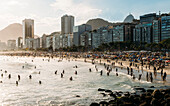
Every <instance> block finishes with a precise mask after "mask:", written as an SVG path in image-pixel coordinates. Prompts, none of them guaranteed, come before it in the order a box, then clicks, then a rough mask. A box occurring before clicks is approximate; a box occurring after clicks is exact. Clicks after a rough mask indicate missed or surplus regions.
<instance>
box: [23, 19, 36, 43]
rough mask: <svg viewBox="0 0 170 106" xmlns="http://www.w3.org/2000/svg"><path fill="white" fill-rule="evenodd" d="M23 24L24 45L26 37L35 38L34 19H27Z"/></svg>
mask: <svg viewBox="0 0 170 106" xmlns="http://www.w3.org/2000/svg"><path fill="white" fill-rule="evenodd" d="M22 25H23V45H25V44H26V39H28V38H34V20H32V19H25V20H23V21H22Z"/></svg>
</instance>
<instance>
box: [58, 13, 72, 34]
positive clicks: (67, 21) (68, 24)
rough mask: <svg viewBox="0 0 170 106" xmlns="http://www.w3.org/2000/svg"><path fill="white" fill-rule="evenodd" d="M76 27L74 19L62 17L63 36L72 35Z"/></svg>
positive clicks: (66, 16)
mask: <svg viewBox="0 0 170 106" xmlns="http://www.w3.org/2000/svg"><path fill="white" fill-rule="evenodd" d="M73 26H74V17H73V16H71V15H70V16H68V15H64V16H63V17H61V34H72V33H73Z"/></svg>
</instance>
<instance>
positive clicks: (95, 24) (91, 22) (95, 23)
mask: <svg viewBox="0 0 170 106" xmlns="http://www.w3.org/2000/svg"><path fill="white" fill-rule="evenodd" d="M86 24H88V25H91V26H92V30H94V29H98V28H100V27H103V26H108V25H112V23H110V22H108V21H106V20H103V19H101V18H97V19H91V20H89V21H88V22H87V23H86Z"/></svg>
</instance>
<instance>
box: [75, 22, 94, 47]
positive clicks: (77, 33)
mask: <svg viewBox="0 0 170 106" xmlns="http://www.w3.org/2000/svg"><path fill="white" fill-rule="evenodd" d="M91 30H92V27H91V25H87V24H83V25H79V26H75V27H74V28H73V45H75V46H80V42H81V41H80V35H81V34H83V33H84V32H87V31H91Z"/></svg>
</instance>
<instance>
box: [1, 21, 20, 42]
mask: <svg viewBox="0 0 170 106" xmlns="http://www.w3.org/2000/svg"><path fill="white" fill-rule="evenodd" d="M18 37H22V25H21V24H19V23H14V24H11V25H9V26H7V27H6V28H4V29H3V30H1V31H0V40H1V41H2V42H7V41H8V40H16V39H17V38H18Z"/></svg>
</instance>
